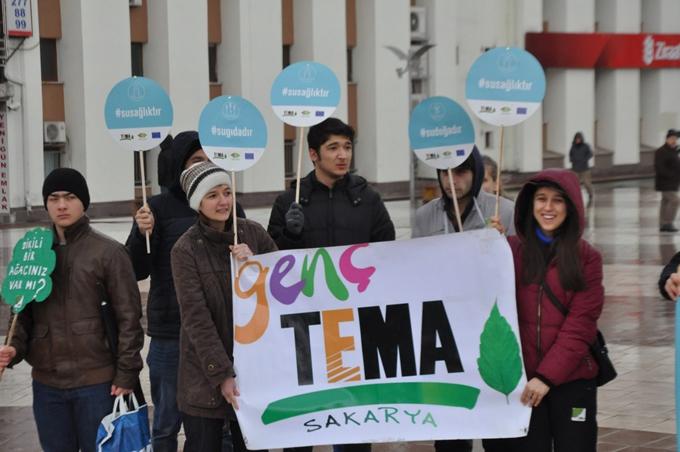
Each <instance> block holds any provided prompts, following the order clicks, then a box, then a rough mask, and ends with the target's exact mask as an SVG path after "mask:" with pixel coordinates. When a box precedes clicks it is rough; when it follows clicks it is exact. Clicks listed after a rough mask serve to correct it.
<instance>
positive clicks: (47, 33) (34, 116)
mask: <svg viewBox="0 0 680 452" xmlns="http://www.w3.org/2000/svg"><path fill="white" fill-rule="evenodd" d="M11 3H12V2H11V1H7V0H3V6H4V17H6V18H10V17H12V14H11V13H12V11H11V8H12V7H11ZM27 4H28V11H29V13H30V19H31V20H30V25H31V29H30V34H29V35H25V34H24V35H23V36H16V35H15V36H12V35H11V33H9V34H10V36H6V38H5V42H6V45H7V48H6V51H5V55H4V60H3V62H5V63H6V64H5V65H4V66H5V67H4V79H3V80H2V82H3V83H2V84H0V128H2V126H3V124H4V128H5V130H4V131H0V132H2V133H4V135H0V136H2V137H3V139H4V141H3V142H0V144H2V145H3V146H4V147H3V148H2V149H0V151H2V152H0V164H2V165H4V166H3V167H2V168H0V170H3V171H4V172H2V171H0V176H2V177H0V184H1V185H0V189H2V190H3V192H2V197H3V199H5V202H4V204H3V203H2V202H0V213H2V214H8V213H9V212H10V209H11V212H12V213H19V212H25V211H26V210H29V211H30V210H31V208H32V207H38V206H42V195H41V186H42V181H43V178H44V176H45V173H46V172H48V171H49V170H51V169H52V168H54V167H57V166H70V167H73V168H76V169H78V170H79V171H81V172H82V173H83V174H84V175H85V177H86V178H87V180H88V183H89V185H90V191H91V198H92V202H93V205H94V206H97V205H99V206H102V209H103V210H102V212H105V211H108V212H111V213H113V212H115V213H118V214H120V213H121V212H124V213H126V214H127V213H129V212H131V209H130V208H129V205H130V203H129V201H130V200H132V199H133V198H134V197H135V185H141V181H139V180H137V181H136V180H135V179H139V174H137V176H135V163H134V162H135V160H136V156H133V155H132V153H131V152H129V151H126V150H123V149H122V148H119V147H118V145H117V144H116V143H115V142H114V141H113V140H112V139H111V138H110V136H109V134H108V131H107V130H106V127H105V124H104V114H103V109H104V101H105V99H106V95H107V94H108V92H109V90H110V88H111V87H112V86H113V85H114V84H115V83H116V82H117V81H119V80H121V79H123V78H126V77H129V76H131V75H143V76H145V77H149V78H152V79H154V80H156V81H158V82H159V83H160V84H161V85H162V86H163V87H164V88H165V89H166V90H167V92H168V94H169V95H170V98H171V99H172V102H173V106H174V111H175V120H174V124H173V128H172V133H173V134H175V133H178V132H180V131H183V130H189V129H197V127H198V118H199V115H200V112H201V110H202V108H203V107H204V106H205V105H206V103H207V102H208V101H209V100H210V99H211V98H212V97H215V96H217V95H222V94H225V95H226V94H231V95H239V96H243V97H245V98H247V99H249V100H250V101H251V102H253V103H254V104H255V105H256V106H257V107H258V108H259V109H260V111H261V112H262V114H263V116H264V118H265V121H266V123H267V127H268V136H269V140H268V145H267V150H266V153H265V155H264V157H263V158H262V159H261V160H260V161H259V162H258V164H257V165H255V166H254V167H253V168H251V169H249V170H247V171H245V172H243V173H242V174H240V175H239V177H238V183H237V190H238V192H239V193H243V194H245V195H246V197H245V198H241V199H242V200H243V201H244V202H245V203H246V205H248V202H249V201H252V202H253V203H254V204H266V203H267V202H270V201H271V199H272V196H273V195H274V194H275V193H277V192H279V191H281V190H283V189H284V187H285V186H286V182H287V180H289V179H290V178H291V177H294V174H293V172H294V168H293V167H294V165H293V164H292V162H293V161H294V160H295V152H297V147H298V146H297V144H296V140H297V139H298V136H297V134H296V130H294V129H292V128H289V127H284V125H283V124H282V123H281V121H279V120H278V119H277V118H276V116H275V115H274V113H273V112H272V109H271V107H270V105H269V93H270V87H271V84H272V82H273V80H274V78H275V77H276V76H277V75H278V74H279V72H280V71H281V70H282V69H283V67H285V65H287V64H290V63H293V62H296V61H301V60H314V61H317V62H320V63H323V64H326V65H327V66H329V67H330V68H331V69H333V71H334V72H335V74H336V75H337V77H338V79H339V81H340V85H341V87H342V88H343V89H342V95H341V99H340V105H339V107H338V109H337V111H336V116H337V117H339V118H341V119H343V120H345V121H348V122H349V123H350V124H352V125H353V126H354V127H355V128H356V129H357V137H356V138H357V139H356V148H355V149H356V151H355V162H354V166H355V168H356V170H357V172H358V173H359V174H361V175H362V176H364V177H366V178H367V179H368V180H369V181H370V182H372V183H376V184H377V186H378V189H381V187H384V188H385V190H387V191H390V192H392V193H397V194H402V195H403V194H405V193H406V188H407V187H408V181H409V179H410V169H409V159H410V149H409V143H408V120H409V113H410V108H411V107H412V105H413V104H414V102H417V101H418V100H420V99H423V98H425V97H427V96H432V95H443V96H448V97H451V98H452V99H454V100H455V101H457V102H458V103H460V104H461V105H462V106H463V107H465V108H466V109H468V107H467V104H466V102H465V90H464V87H465V79H466V75H467V72H468V70H469V68H470V66H471V65H472V63H473V62H474V60H475V59H476V58H477V57H478V56H479V55H480V54H482V53H483V52H484V51H486V50H488V49H489V48H493V47H498V46H515V47H525V46H527V48H528V49H529V50H531V51H534V49H533V47H532V46H534V47H535V48H536V50H535V52H538V53H541V52H542V53H541V55H543V57H542V56H540V55H538V54H537V57H538V58H539V60H540V61H541V62H545V64H544V66H545V71H546V79H547V91H546V97H545V100H544V103H543V106H542V108H541V109H539V111H538V112H537V113H536V114H535V115H534V116H532V117H531V118H529V119H528V120H527V121H525V122H524V123H522V124H521V125H518V126H514V127H509V128H507V129H506V130H505V135H504V137H505V139H504V143H505V145H504V149H505V151H504V152H505V154H504V155H505V159H504V165H503V167H504V168H503V169H504V170H507V171H515V172H520V173H525V172H533V171H537V170H540V169H541V168H543V167H544V165H546V163H545V162H549V164H551V165H555V164H558V165H564V166H567V167H568V166H569V162H568V159H567V158H566V155H567V154H568V150H569V147H570V145H571V141H572V137H573V135H574V133H576V132H578V131H581V132H583V133H584V135H585V137H586V141H588V142H590V143H591V144H593V145H594V147H595V149H596V159H595V163H596V164H598V163H603V164H606V165H608V166H611V167H612V168H613V169H614V170H616V168H627V169H629V170H630V169H631V168H633V167H634V166H635V165H638V164H641V163H645V162H647V163H648V160H649V155H650V151H649V150H650V149H653V148H656V147H658V146H660V145H661V144H662V143H663V141H664V137H665V132H666V130H667V129H669V128H671V127H678V128H680V89H678V87H680V2H679V1H677V0H644V1H643V0H570V1H562V0H477V1H474V2H472V1H463V0H456V1H454V0H413V1H409V0H196V1H191V2H186V1H178V0H167V1H166V0H128V1H125V0H116V1H91V0H50V1H47V0H28V1H27ZM5 22H6V21H5ZM10 28H11V27H10ZM4 31H5V32H6V34H7V32H8V28H7V26H6V24H5V30H4ZM564 33H566V34H568V35H569V36H567V38H568V39H567V38H564V39H562V38H561V37H563V36H565V35H563V34H564ZM572 34H574V36H578V39H582V40H585V41H574V43H571V41H570V39H571V35H572ZM624 35H625V36H633V38H625V39H633V40H637V41H635V42H638V41H639V42H640V43H642V44H641V45H643V46H644V45H647V47H649V45H650V39H651V40H652V41H653V44H651V45H652V47H654V49H657V48H659V49H661V50H659V51H658V52H659V61H656V62H652V63H651V64H646V63H645V58H644V49H643V48H638V47H634V46H629V47H628V48H627V52H629V53H631V55H633V54H634V55H633V56H630V57H629V58H628V59H625V58H624V59H623V60H626V61H624V62H622V61H623V60H622V59H621V58H619V60H617V59H616V58H613V59H611V61H609V60H607V55H606V52H604V51H603V52H604V53H603V54H602V55H600V56H598V57H597V58H595V59H594V60H593V61H583V58H581V59H580V60H579V59H578V58H577V59H576V60H578V61H576V60H575V62H574V61H571V62H569V63H568V64H567V65H566V66H565V65H564V64H563V63H557V64H556V63H555V62H554V61H552V60H551V56H552V57H554V56H555V55H562V53H565V52H569V51H570V50H569V49H572V50H571V52H572V53H576V54H580V53H581V52H580V51H579V47H578V45H579V42H590V41H589V40H592V42H601V41H602V39H605V38H606V39H610V40H611V42H613V43H614V44H616V43H617V42H618V40H620V39H622V38H621V36H624ZM528 36H532V38H531V39H533V41H531V43H533V44H531V45H528V43H529V42H530V40H529V38H528ZM556 36H557V41H550V40H551V39H553V40H554V39H556V38H555V37H556ZM635 36H637V38H635ZM574 39H576V38H574ZM645 39H647V41H645ZM549 41H550V42H562V43H564V42H567V41H568V43H571V44H570V45H571V47H569V46H566V48H565V47H564V46H560V45H557V44H554V45H553V44H550V45H548V44H541V43H542V42H543V43H545V42H549ZM602 42H604V41H602ZM608 42H609V41H608ZM630 42H633V41H630ZM659 42H662V43H664V44H662V45H661V47H659V44H658V43H659ZM428 43H429V44H434V45H435V46H434V47H433V48H432V49H430V50H429V51H428V52H427V53H426V54H425V56H424V57H423V58H422V60H421V62H420V64H419V65H418V67H417V68H416V69H415V70H413V71H411V74H410V77H409V76H408V75H407V74H406V75H405V74H401V75H400V74H399V72H398V69H400V68H403V67H404V66H405V61H403V60H401V59H400V58H399V56H398V55H397V53H396V52H393V51H391V50H389V49H387V46H391V47H393V48H396V49H400V50H401V51H403V52H404V53H407V52H408V51H409V49H410V48H411V49H413V50H416V49H417V48H418V46H421V45H424V44H428ZM536 43H538V44H536ZM645 43H646V44H645ZM607 45H609V44H607ZM663 46H665V47H663ZM588 48H590V45H589V47H588ZM603 48H604V47H603ZM565 49H566V50H565ZM573 49H576V52H574V51H573ZM641 49H642V50H641ZM664 49H666V50H664ZM654 52H656V50H654ZM10 55H11V56H10ZM546 55H547V56H546ZM553 59H554V58H553ZM5 60H6V61H5ZM637 60H639V61H641V62H640V63H639V64H638V63H636V61H637ZM661 60H663V61H661ZM617 65H618V66H617ZM468 112H469V113H470V116H471V118H472V119H473V123H474V125H475V130H476V143H477V146H478V147H479V149H480V150H481V151H482V152H483V153H485V154H489V155H490V156H491V157H494V158H497V157H498V153H499V144H500V143H499V142H500V140H499V138H500V131H499V129H498V128H496V127H493V126H490V125H486V124H483V123H481V122H480V121H479V120H478V119H476V117H475V116H474V115H473V114H472V112H470V111H469V109H468ZM3 152H4V153H3ZM305 153H306V151H305ZM146 154H147V155H146V162H147V163H146V166H147V181H146V183H147V185H148V186H149V191H150V192H152V193H157V192H158V191H159V187H158V185H157V183H156V165H155V160H156V157H157V151H153V150H152V151H148V152H147V153H146ZM304 161H305V162H307V161H308V159H306V158H305V159H304ZM310 169H311V165H310V164H309V163H306V166H305V167H304V168H303V171H304V172H306V171H309V170H310ZM629 172H630V171H629ZM3 175H4V176H3ZM418 176H420V177H428V176H432V172H431V171H427V170H425V169H423V168H421V169H420V170H419V171H418ZM137 192H139V189H138V190H137ZM104 207H108V210H107V209H105V208H104Z"/></svg>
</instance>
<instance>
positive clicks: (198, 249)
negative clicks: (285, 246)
mask: <svg viewBox="0 0 680 452" xmlns="http://www.w3.org/2000/svg"><path fill="white" fill-rule="evenodd" d="M238 239H239V243H246V244H247V245H248V247H250V249H251V251H252V252H253V253H254V254H263V253H268V252H270V251H276V244H275V243H274V241H273V240H272V239H271V237H269V235H268V234H267V232H266V231H265V230H264V228H263V227H262V226H260V225H259V224H257V223H255V222H254V221H250V220H243V219H241V218H239V219H238ZM232 243H234V234H233V229H230V230H229V231H228V232H220V231H217V230H215V229H212V228H210V227H209V226H207V225H206V224H205V223H203V222H202V221H201V220H199V221H198V222H197V223H196V224H195V225H194V226H192V227H191V228H189V230H188V231H187V232H186V233H184V235H183V236H182V237H180V239H179V240H178V241H177V243H176V244H175V247H174V248H173V249H172V274H173V277H174V280H175V291H176V292H177V301H178V302H179V308H180V315H181V322H182V327H181V332H180V359H179V371H178V376H177V406H178V407H179V409H180V411H182V412H183V413H186V414H188V415H190V416H197V417H207V418H215V419H222V418H224V416H225V414H226V415H228V416H230V417H232V418H233V417H234V412H233V410H232V408H231V405H228V404H227V402H226V401H225V400H224V397H222V393H221V392H220V383H222V382H223V381H224V380H226V379H227V378H229V377H233V376H234V365H233V350H234V321H233V313H232V300H231V263H230V258H229V245H231V244H232Z"/></svg>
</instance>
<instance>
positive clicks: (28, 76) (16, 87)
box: [4, 3, 44, 207]
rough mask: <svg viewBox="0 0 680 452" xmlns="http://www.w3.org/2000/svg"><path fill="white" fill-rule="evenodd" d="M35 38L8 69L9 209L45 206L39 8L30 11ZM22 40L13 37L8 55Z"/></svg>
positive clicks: (22, 48)
mask: <svg viewBox="0 0 680 452" xmlns="http://www.w3.org/2000/svg"><path fill="white" fill-rule="evenodd" d="M31 10H32V12H33V14H32V16H33V17H32V20H33V36H31V37H30V38H26V40H25V41H24V42H23V44H22V45H21V50H18V51H17V52H16V53H14V56H12V59H11V60H10V61H9V62H8V63H7V67H6V68H5V76H6V77H7V79H8V81H9V86H10V89H11V90H12V92H13V93H14V94H13V96H12V97H11V98H10V100H9V101H8V102H7V105H8V108H7V118H6V127H7V135H6V136H5V142H6V145H7V151H8V154H9V161H8V162H7V164H8V166H9V196H10V198H9V202H10V207H24V206H26V205H27V204H28V206H29V207H30V206H31V205H35V206H42V204H43V202H42V182H43V179H44V177H43V174H44V159H43V152H44V151H43V114H42V80H41V72H40V46H39V43H40V26H39V20H38V6H37V4H35V3H34V4H33V7H32V8H31ZM20 42H21V41H20V40H19V39H14V38H10V39H9V40H8V44H9V48H8V49H7V50H8V53H11V52H13V50H14V49H15V48H16V46H17V45H18V44H19V43H20ZM4 188H6V187H4Z"/></svg>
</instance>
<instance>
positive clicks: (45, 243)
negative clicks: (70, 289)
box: [0, 228, 57, 378]
mask: <svg viewBox="0 0 680 452" xmlns="http://www.w3.org/2000/svg"><path fill="white" fill-rule="evenodd" d="M53 237H54V236H53V233H52V231H50V230H49V229H45V228H35V229H31V230H30V231H28V232H27V233H26V234H25V235H24V236H23V237H22V238H21V239H20V240H19V241H18V242H17V243H16V245H14V251H13V252H12V260H11V261H10V263H9V264H8V265H7V274H6V275H5V279H4V281H3V283H2V298H3V301H4V302H5V304H8V305H10V306H11V307H12V312H13V313H14V318H13V319H12V325H11V326H10V329H9V332H8V334H7V343H8V344H9V343H11V341H12V336H13V335H14V330H15V328H16V322H17V319H18V317H19V315H18V314H19V312H21V311H22V310H23V309H24V308H25V307H26V305H28V303H30V302H31V301H33V300H35V301H36V302H42V301H45V299H46V298H47V297H48V296H49V295H50V292H52V278H51V277H50V275H51V274H52V272H53V271H54V267H55V265H56V263H57V257H56V255H55V253H54V251H53V250H52V241H53ZM3 371H4V368H3V369H1V370H0V378H2V373H3Z"/></svg>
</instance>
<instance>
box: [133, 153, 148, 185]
mask: <svg viewBox="0 0 680 452" xmlns="http://www.w3.org/2000/svg"><path fill="white" fill-rule="evenodd" d="M132 154H133V155H132V157H133V158H134V162H135V185H136V186H141V185H142V170H141V168H140V167H139V155H137V152H133V153H132ZM142 154H143V155H144V170H145V174H144V175H145V176H146V180H145V181H144V185H145V186H146V185H147V184H148V183H149V165H147V164H146V163H147V160H146V155H147V152H143V153H142Z"/></svg>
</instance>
